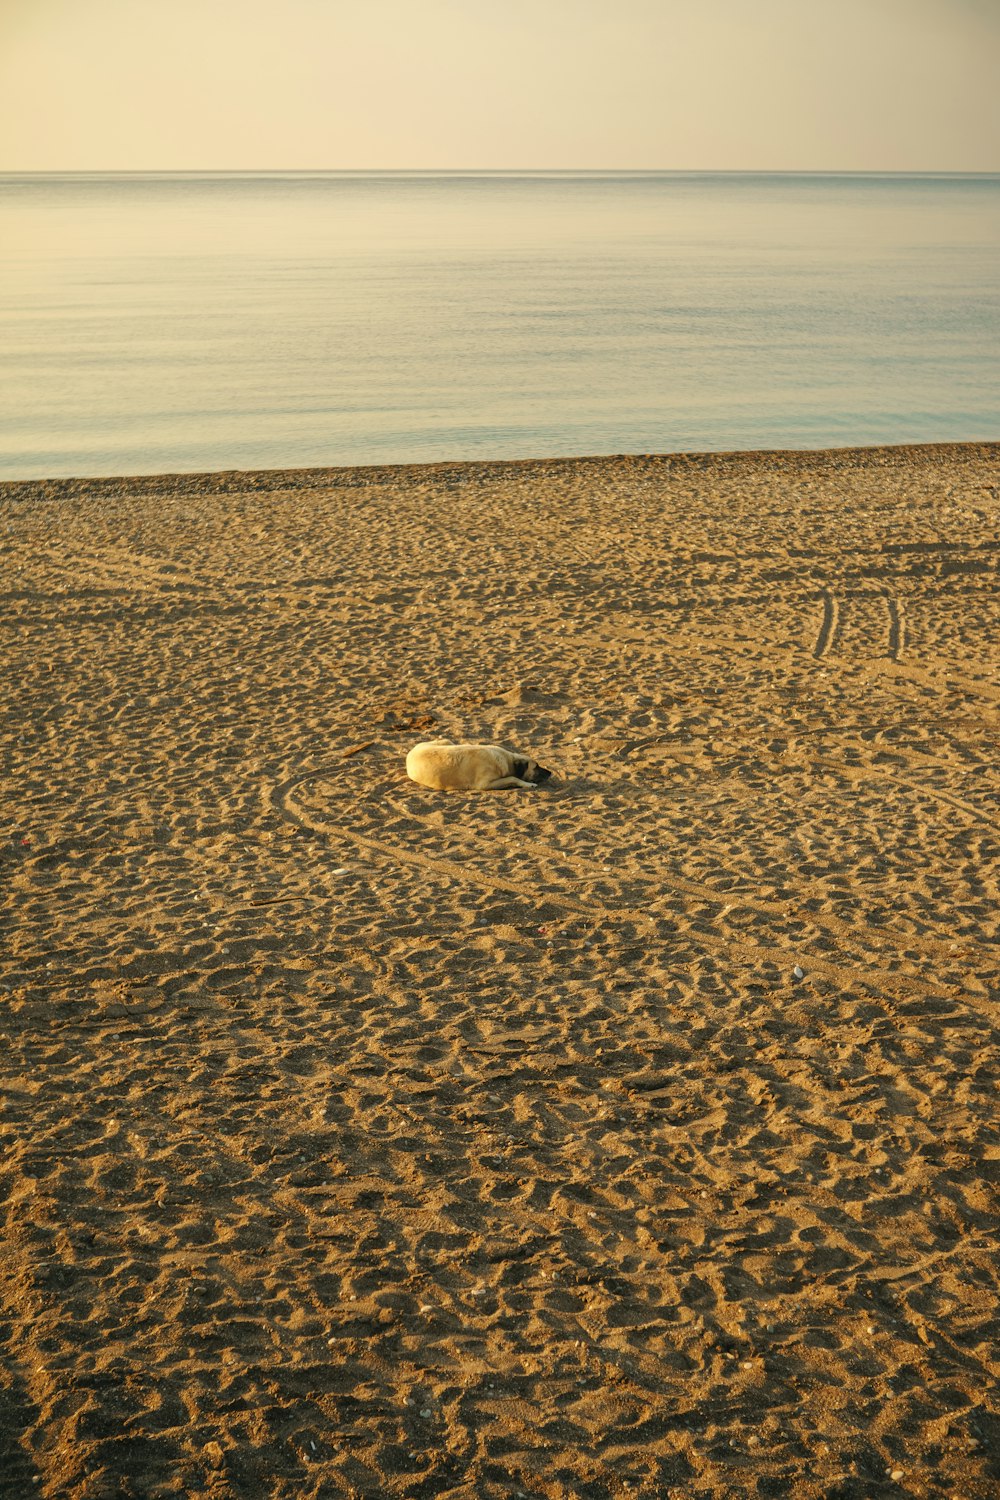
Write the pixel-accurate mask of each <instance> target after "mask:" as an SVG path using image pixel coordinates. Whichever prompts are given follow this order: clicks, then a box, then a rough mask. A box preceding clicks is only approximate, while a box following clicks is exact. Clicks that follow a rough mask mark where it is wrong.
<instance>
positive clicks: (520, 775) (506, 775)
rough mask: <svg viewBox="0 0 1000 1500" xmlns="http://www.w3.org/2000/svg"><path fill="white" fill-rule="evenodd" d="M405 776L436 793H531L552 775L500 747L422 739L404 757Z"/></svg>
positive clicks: (543, 768)
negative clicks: (522, 790)
mask: <svg viewBox="0 0 1000 1500" xmlns="http://www.w3.org/2000/svg"><path fill="white" fill-rule="evenodd" d="M406 774H407V776H409V778H410V780H411V781H418V782H419V783H420V785H421V786H429V787H433V788H434V790H435V791H438V792H502V791H505V790H506V788H507V787H512V786H519V787H524V788H525V789H526V790H528V791H531V790H533V789H534V788H535V787H536V786H538V785H539V784H540V783H541V782H543V781H548V779H549V777H550V776H551V775H552V772H551V771H546V769H545V767H544V766H540V765H539V764H538V763H537V761H533V760H531V759H530V758H529V757H528V756H527V755H515V754H514V752H513V751H512V750H505V749H504V748H503V746H502V745H452V744H450V743H449V742H448V741H447V740H425V741H424V743H423V744H422V745H414V747H413V749H412V750H411V751H410V753H409V755H408V756H407V757H406Z"/></svg>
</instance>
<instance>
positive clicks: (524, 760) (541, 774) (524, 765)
mask: <svg viewBox="0 0 1000 1500" xmlns="http://www.w3.org/2000/svg"><path fill="white" fill-rule="evenodd" d="M513 775H515V776H520V778H521V780H522V781H533V782H534V783H535V785H536V786H541V784H542V782H543V781H548V779H549V777H550V776H551V775H552V772H551V771H546V769H545V767H544V766H540V765H539V764H538V762H537V761H536V760H529V759H528V757H527V756H526V755H515V757H514V769H513Z"/></svg>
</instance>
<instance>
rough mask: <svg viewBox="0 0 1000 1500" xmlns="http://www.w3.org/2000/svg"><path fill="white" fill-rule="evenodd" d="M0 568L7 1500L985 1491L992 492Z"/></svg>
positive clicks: (92, 528)
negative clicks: (459, 770) (444, 742)
mask: <svg viewBox="0 0 1000 1500" xmlns="http://www.w3.org/2000/svg"><path fill="white" fill-rule="evenodd" d="M0 544H2V549H0V600H2V611H0V652H2V656H0V660H2V661H3V667H4V673H3V675H4V678H5V681H6V684H7V688H8V693H7V695H6V696H7V700H8V702H7V709H8V711H7V714H6V719H5V723H4V726H3V729H2V757H3V758H2V779H0V796H2V801H3V806H4V818H3V826H2V829H0V924H2V925H0V1017H2V1031H3V1041H4V1045H3V1052H2V1063H0V1066H2V1069H3V1077H2V1083H0V1091H2V1102H3V1108H2V1113H0V1138H2V1146H3V1150H2V1156H0V1162H2V1169H0V1223H2V1225H3V1229H2V1250H0V1269H2V1273H3V1274H2V1302H0V1495H3V1496H12V1497H18V1500H20V1497H23V1496H26V1495H41V1496H48V1497H53V1500H55V1497H58V1500H118V1497H135V1500H154V1497H161V1496H192V1495H196V1496H202V1495H204V1496H207V1497H211V1500H223V1497H225V1500H230V1497H232V1500H248V1497H256V1496H260V1497H271V1496H280V1497H287V1500H305V1497H316V1500H319V1497H328V1496H329V1497H333V1496H363V1497H381V1496H390V1497H391V1496H405V1497H411V1496H412V1497H424V1496H426V1497H430V1496H445V1497H463V1500H466V1497H467V1500H474V1497H498V1500H499V1497H504V1500H506V1497H516V1496H526V1497H532V1500H535V1497H551V1500H558V1497H564V1496H573V1497H576V1496H582V1497H611V1496H633V1497H643V1500H645V1497H649V1500H652V1497H661V1496H671V1495H672V1496H677V1497H681V1496H683V1497H723V1496H725V1497H743V1496H757V1495H760V1496H794V1497H796V1500H799V1497H824V1500H830V1497H842V1500H867V1497H870V1496H873V1495H881V1494H886V1495H891V1494H900V1495H913V1496H943V1495H954V1496H961V1497H963V1500H974V1497H983V1500H986V1497H994V1496H996V1495H997V1493H998V1491H1000V1397H998V1389H1000V1387H998V1377H1000V1354H998V1349H1000V1318H998V1300H997V1282H998V1248H1000V1246H998V1241H1000V1231H998V1219H997V1209H998V1180H1000V1119H998V1104H997V1100H998V1084H1000V1021H998V1009H997V1002H998V999H1000V950H998V946H997V941H998V928H1000V671H998V668H1000V445H985V444H983V445H961V446H934V447H925V448H886V449H868V450H845V451H830V452H824V453H771V454H743V455H740V454H717V455H701V456H699V455H679V456H676V455H675V456H671V457H662V458H657V457H635V458H608V459H580V460H565V461H545V462H524V463H492V464H488V463H476V464H457V463H456V464H447V465H445V464H439V465H432V466H414V467H401V468H386V469H344V470H314V471H293V472H280V473H279V472H274V473H263V474H243V473H229V474H222V475H208V476H162V477H159V478H155V479H122V480H91V481H69V480H60V481H52V482H49V483H46V484H38V485H32V484H20V483H18V484H14V483H8V484H6V485H0ZM437 737H443V738H456V739H481V740H486V741H490V742H499V743H504V744H507V745H509V746H511V747H512V748H516V749H525V750H528V751H530V752H531V753H532V754H533V755H534V756H536V757H537V758H538V759H539V760H540V761H541V762H542V763H543V764H544V765H546V766H548V767H551V768H552V770H553V771H554V773H555V775H554V777H553V779H552V781H551V782H549V783H548V784H547V785H545V786H543V787H541V788H539V789H538V790H537V791H534V792H530V793H529V792H517V791H512V792H498V793H478V794H460V793H452V794H443V793H435V792H431V791H428V790H425V789H423V788H421V787H418V786H415V785H414V784H412V783H410V782H408V781H407V779H406V777H405V774H404V771H403V761H404V757H405V754H406V751H407V750H408V749H409V748H410V747H411V746H412V745H413V744H414V743H416V742H417V741H418V740H420V739H427V738H437Z"/></svg>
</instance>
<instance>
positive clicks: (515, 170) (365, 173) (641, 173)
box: [0, 166, 1000, 177]
mask: <svg viewBox="0 0 1000 1500" xmlns="http://www.w3.org/2000/svg"><path fill="white" fill-rule="evenodd" d="M556 175H558V176H562V177H567V176H573V177H598V176H619V177H620V176H633V177H998V176H1000V166H998V167H991V168H975V167H927V168H923V167H0V177H84V176H90V177H139V176H141V177H171V176H185V177H218V176H225V177H260V176H282V177H289V176H310V177H316V176H320V177H343V176H352V177H355V176H356V177H375V176H384V177H388V176H392V177H546V176H556Z"/></svg>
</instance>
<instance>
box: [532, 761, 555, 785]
mask: <svg viewBox="0 0 1000 1500" xmlns="http://www.w3.org/2000/svg"><path fill="white" fill-rule="evenodd" d="M551 775H552V772H551V771H547V770H546V769H545V767H544V766H532V768H531V775H530V776H529V778H528V780H529V781H533V782H534V783H535V785H536V786H541V784H542V782H543V781H548V779H549V777H550V776H551Z"/></svg>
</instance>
